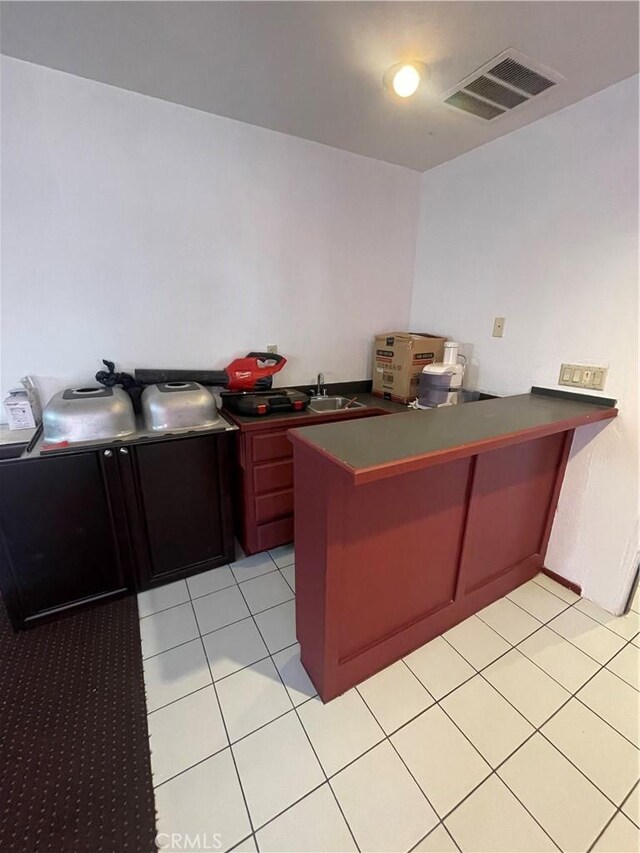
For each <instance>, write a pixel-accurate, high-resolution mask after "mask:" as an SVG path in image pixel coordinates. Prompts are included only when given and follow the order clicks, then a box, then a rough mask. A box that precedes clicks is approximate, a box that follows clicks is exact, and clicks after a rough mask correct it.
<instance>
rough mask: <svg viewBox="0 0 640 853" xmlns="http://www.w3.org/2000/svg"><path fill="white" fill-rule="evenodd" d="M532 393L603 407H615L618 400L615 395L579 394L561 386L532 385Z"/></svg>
mask: <svg viewBox="0 0 640 853" xmlns="http://www.w3.org/2000/svg"><path fill="white" fill-rule="evenodd" d="M531 393H532V394H538V395H539V396H541V397H557V398H559V399H561V400H573V401H574V402H575V403H589V404H591V405H592V406H602V408H603V409H613V408H615V405H616V403H617V402H618V401H617V400H614V399H613V397H596V396H595V395H593V394H577V393H576V392H575V391H563V390H562V389H561V388H540V387H539V386H538V385H532V386H531Z"/></svg>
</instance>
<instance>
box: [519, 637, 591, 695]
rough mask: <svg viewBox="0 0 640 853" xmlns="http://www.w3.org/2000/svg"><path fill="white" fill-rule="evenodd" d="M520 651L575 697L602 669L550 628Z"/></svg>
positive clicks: (523, 644)
mask: <svg viewBox="0 0 640 853" xmlns="http://www.w3.org/2000/svg"><path fill="white" fill-rule="evenodd" d="M518 650H519V651H521V652H522V654H523V655H526V657H528V658H529V660H532V661H533V662H534V663H535V664H537V665H538V666H539V667H540V668H541V669H543V670H544V671H545V672H546V673H547V674H548V675H550V676H551V677H552V678H554V679H555V680H556V681H559V682H560V684H562V686H563V687H566V689H567V690H568V691H569V692H570V693H575V692H576V690H579V689H580V688H581V687H582V685H583V684H584V683H585V682H586V681H588V680H589V679H590V678H591V676H592V675H594V674H595V673H596V672H597V671H598V669H599V668H600V664H599V663H598V662H597V661H595V660H593V658H590V657H589V656H588V655H585V653H584V652H581V651H580V649H577V648H576V647H575V646H574V645H572V644H571V643H570V642H569V641H568V640H565V639H564V637H560V636H559V635H558V634H556V633H555V631H551V630H550V629H549V628H546V627H545V628H541V629H540V630H539V631H536V633H535V634H532V635H531V636H530V637H527V639H526V640H524V641H523V642H522V643H520V645H519V646H518Z"/></svg>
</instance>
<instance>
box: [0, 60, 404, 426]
mask: <svg viewBox="0 0 640 853" xmlns="http://www.w3.org/2000/svg"><path fill="white" fill-rule="evenodd" d="M2 114H3V126H2V216H3V245H2V249H3V253H2V392H3V396H4V393H5V392H6V391H7V390H8V388H9V387H10V386H11V385H13V384H15V383H16V382H17V381H18V380H19V379H20V377H21V376H23V375H24V374H27V373H29V374H35V375H36V376H37V377H38V379H39V381H40V384H41V387H42V388H43V390H44V395H45V396H46V397H48V396H49V394H50V393H53V391H55V390H58V388H60V387H63V386H64V385H66V384H69V383H74V382H77V381H86V380H87V379H89V378H91V377H92V376H93V374H94V373H95V371H96V370H97V369H98V368H99V367H100V366H101V365H100V359H101V358H103V357H106V358H111V359H113V360H116V361H117V362H118V365H119V366H120V369H131V368H134V367H145V366H146V367H223V366H224V365H225V364H227V363H228V362H229V361H231V359H232V358H233V357H235V356H238V355H245V354H246V353H247V352H248V351H250V350H256V349H257V350H261V349H266V346H267V344H271V343H275V344H278V346H279V350H280V352H282V353H283V354H285V355H286V356H287V357H288V358H289V364H288V365H287V367H286V368H285V370H284V371H283V372H282V373H281V374H280V375H279V376H278V384H280V385H283V384H298V383H306V382H311V381H312V380H315V376H316V374H317V373H318V371H323V372H324V374H325V377H326V381H327V382H332V381H339V380H348V379H364V378H367V377H369V376H370V369H371V368H370V351H371V343H372V339H373V335H374V334H375V333H376V332H380V331H384V330H387V329H391V328H396V327H398V328H405V327H406V325H407V322H408V317H409V304H410V299H411V287H412V279H413V265H414V259H415V240H416V226H417V211H418V197H419V182H420V175H419V174H418V173H417V172H412V171H410V170H408V169H404V168H401V167H398V166H392V165H389V164H386V163H381V162H378V161H376V160H372V159H369V158H366V157H360V156H358V155H354V154H349V153H347V152H344V151H339V150H337V149H333V148H329V147H327V146H323V145H318V144H316V143H313V142H308V141H305V140H300V139H296V138H294V137H291V136H286V135H283V134H279V133H275V132H273V131H269V130H264V129H262V128H258V127H253V126H250V125H247V124H243V123H241V122H236V121H232V120H229V119H226V118H220V117H218V116H213V115H209V114H207V113H203V112H199V111H197V110H193V109H188V108H186V107H181V106H176V105H174V104H169V103H166V102H164V101H160V100H155V99H153V98H149V97H145V96H143V95H138V94H135V93H132V92H127V91H124V90H121V89H117V88H113V87H110V86H106V85H103V84H100V83H96V82H93V81H90V80H85V79H82V78H79V77H74V76H72V75H68V74H64V73H61V72H58V71H53V70H51V69H47V68H43V67H40V66H37V65H32V64H29V63H25V62H21V61H19V60H15V59H9V58H3V60H2ZM0 420H4V412H3V416H2V417H1V418H0Z"/></svg>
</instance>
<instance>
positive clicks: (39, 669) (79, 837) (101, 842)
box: [0, 596, 156, 853]
mask: <svg viewBox="0 0 640 853" xmlns="http://www.w3.org/2000/svg"><path fill="white" fill-rule="evenodd" d="M154 836H155V814H154V801H153V787H152V783H151V766H150V759H149V741H148V734H147V719H146V708H145V698H144V681H143V674H142V657H141V654H140V636H139V629H138V611H137V605H136V600H135V598H134V597H133V596H129V597H128V598H123V599H120V600H118V601H115V602H112V603H109V604H104V605H101V606H99V607H94V608H93V609H91V610H84V611H82V612H81V613H78V614H76V615H74V616H69V617H67V618H66V619H62V620H60V621H59V622H53V623H51V624H49V625H42V626H40V627H38V628H34V629H32V630H29V631H22V632H20V633H18V634H16V633H14V632H13V629H12V628H11V625H10V623H9V619H8V617H7V614H6V611H5V609H4V605H3V604H2V601H1V600H0V851H2V853H5V851H20V853H23V851H27V850H28V851H52V853H66V851H83V853H84V851H92V853H99V851H104V853H116V851H117V853H122V851H135V853H139V851H150V850H155V849H156V848H155V845H154Z"/></svg>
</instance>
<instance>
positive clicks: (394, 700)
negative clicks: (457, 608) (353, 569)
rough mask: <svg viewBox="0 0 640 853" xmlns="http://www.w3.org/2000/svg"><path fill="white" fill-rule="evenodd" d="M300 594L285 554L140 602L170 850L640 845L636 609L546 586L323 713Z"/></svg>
mask: <svg viewBox="0 0 640 853" xmlns="http://www.w3.org/2000/svg"><path fill="white" fill-rule="evenodd" d="M294 595H295V563H294V552H293V547H292V546H285V547H283V548H278V549H276V550H274V551H272V552H271V553H270V554H268V553H265V554H259V555H257V556H254V557H249V558H243V559H240V560H238V561H237V562H236V563H234V564H233V565H232V566H230V567H222V568H220V569H214V570H213V571H211V572H206V573H204V574H202V575H199V576H196V577H193V578H189V579H188V580H187V581H178V582H177V583H171V584H168V585H167V586H165V587H162V588H160V589H157V590H153V591H152V592H146V593H142V594H141V595H140V596H139V597H138V598H139V608H140V615H141V619H140V629H141V637H142V651H143V658H144V672H145V683H146V691H147V708H148V712H149V715H148V716H149V736H150V746H151V762H152V770H153V780H154V787H155V797H156V808H157V815H158V817H157V827H158V833H159V835H158V843H159V845H160V846H161V848H162V849H165V850H183V849H192V850H206V849H216V850H218V849H220V850H232V849H233V850H242V851H249V850H250V851H256V850H259V851H295V853H304V851H351V850H354V851H355V850H361V851H409V850H414V851H431V853H434V852H435V851H440V853H446V852H447V851H456V850H460V851H488V852H490V853H497V852H498V851H505V853H506V851H508V853H518V851H546V850H558V849H560V850H563V851H595V853H598V851H617V853H625V851H638V850H639V849H640V828H639V827H640V818H639V817H638V804H639V801H640V793H639V792H640V788H639V785H638V780H639V779H640V739H639V736H638V728H639V713H638V712H639V700H640V694H639V693H638V669H639V659H640V649H639V648H638V631H639V627H640V626H639V623H640V615H639V608H638V598H637V597H636V599H635V602H634V604H633V607H634V610H633V611H632V612H630V613H629V614H628V615H627V616H624V617H621V618H618V619H616V618H615V617H612V616H611V615H610V614H608V613H605V612H604V611H602V610H600V609H599V608H598V607H596V606H595V605H593V604H592V603H591V602H588V601H586V600H583V599H580V598H579V597H578V596H576V595H575V594H574V593H572V592H570V591H569V590H567V589H565V588H564V587H562V586H559V585H558V584H556V583H555V582H554V581H553V580H551V579H549V578H548V577H546V576H544V575H539V576H538V577H536V578H535V579H534V580H533V581H531V582H530V583H528V584H525V585H524V586H522V587H520V588H519V589H517V590H515V591H514V592H513V593H510V594H509V595H508V596H506V597H505V598H503V599H501V600H500V601H498V602H496V603H495V604H492V605H490V606H489V607H487V608H485V609H484V610H482V611H481V612H480V613H478V614H477V615H476V616H472V617H471V618H470V619H467V620H466V621H465V622H464V623H462V624H461V625H458V626H456V627H455V628H453V629H451V630H450V631H447V632H446V633H445V634H444V635H443V636H442V637H438V638H436V639H435V640H433V641H432V642H430V643H428V644H427V645H426V646H423V647H422V648H420V649H417V650H416V651H414V652H412V653H411V654H410V655H408V656H407V657H406V658H405V659H404V660H403V661H399V662H398V663H396V664H393V665H392V666H390V667H389V668H388V669H386V670H385V671H384V672H381V673H379V674H378V675H375V676H374V677H373V678H370V679H369V680H368V681H366V682H365V683H364V684H361V685H359V686H358V687H357V688H355V689H353V690H350V691H348V692H347V693H345V694H344V695H343V696H341V697H339V698H338V699H336V700H334V701H333V702H330V703H328V704H327V705H323V703H322V702H321V701H320V700H319V698H318V697H317V695H316V693H315V690H314V688H313V685H312V684H311V682H310V681H309V678H308V677H307V675H306V673H305V671H304V669H303V668H302V666H301V664H300V657H299V648H298V645H297V643H296V636H295V611H294V604H295V602H294ZM194 839H195V840H194ZM189 845H191V846H189Z"/></svg>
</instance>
